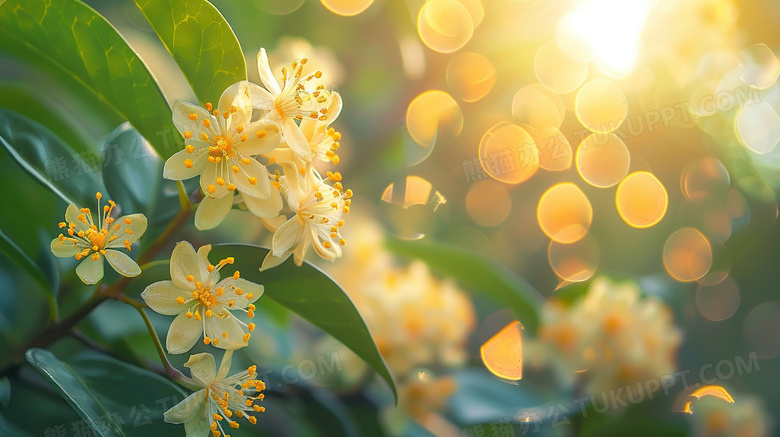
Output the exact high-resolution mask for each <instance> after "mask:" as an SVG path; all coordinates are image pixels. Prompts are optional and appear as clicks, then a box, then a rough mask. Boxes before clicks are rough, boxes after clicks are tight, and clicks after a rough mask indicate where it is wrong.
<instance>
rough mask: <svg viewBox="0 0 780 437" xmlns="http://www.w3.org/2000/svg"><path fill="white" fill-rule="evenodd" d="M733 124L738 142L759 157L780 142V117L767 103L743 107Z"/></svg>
mask: <svg viewBox="0 0 780 437" xmlns="http://www.w3.org/2000/svg"><path fill="white" fill-rule="evenodd" d="M734 123H735V125H736V131H737V136H738V138H739V140H740V142H741V143H742V144H744V145H745V147H747V148H748V149H750V150H751V151H753V152H755V153H758V154H759V155H764V154H766V153H769V152H771V151H772V150H774V149H775V147H777V143H778V141H780V116H778V115H777V112H776V111H775V110H774V108H772V105H770V104H769V103H766V102H761V103H754V104H752V105H749V106H745V107H744V108H742V109H740V110H739V111H738V112H737V115H736V116H735V118H734Z"/></svg>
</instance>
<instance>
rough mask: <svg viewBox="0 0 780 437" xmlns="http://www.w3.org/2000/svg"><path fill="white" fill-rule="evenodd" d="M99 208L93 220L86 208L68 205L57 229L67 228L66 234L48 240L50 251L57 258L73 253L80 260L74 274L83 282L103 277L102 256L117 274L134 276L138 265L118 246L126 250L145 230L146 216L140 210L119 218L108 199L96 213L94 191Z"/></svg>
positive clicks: (139, 271)
mask: <svg viewBox="0 0 780 437" xmlns="http://www.w3.org/2000/svg"><path fill="white" fill-rule="evenodd" d="M95 198H96V199H97V208H98V211H99V214H98V220H97V222H96V221H95V220H94V219H93V217H92V211H91V210H90V209H89V208H81V209H79V208H77V207H76V205H74V204H70V205H68V209H67V210H66V211H65V222H61V223H60V224H59V226H60V229H64V228H67V231H66V232H67V234H60V235H59V237H57V238H55V239H54V240H52V242H51V251H52V253H53V254H54V255H55V256H56V257H58V258H70V257H74V258H76V259H77V260H83V261H81V263H80V264H79V265H78V267H76V274H77V275H78V276H79V278H81V280H82V281H84V283H85V284H96V283H97V282H98V281H99V280H100V279H102V278H103V258H104V257H105V259H106V260H108V264H109V265H111V267H113V269H114V270H116V271H117V273H119V274H120V275H123V276H138V274H140V273H141V268H140V267H138V264H136V263H135V261H133V259H132V258H130V257H129V256H127V255H126V254H125V253H124V252H120V251H119V250H116V249H120V248H125V249H127V250H128V251H130V248H131V245H132V244H133V243H135V242H136V241H138V239H139V238H141V236H142V235H143V234H144V232H146V225H147V220H146V216H145V215H143V214H130V215H126V216H122V217H119V218H116V219H115V218H113V217H111V213H112V212H113V211H114V207H115V206H116V203H114V202H113V201H111V200H109V201H108V205H104V206H103V209H102V214H101V213H100V199H102V198H103V195H102V194H101V193H99V192H98V193H97V194H95Z"/></svg>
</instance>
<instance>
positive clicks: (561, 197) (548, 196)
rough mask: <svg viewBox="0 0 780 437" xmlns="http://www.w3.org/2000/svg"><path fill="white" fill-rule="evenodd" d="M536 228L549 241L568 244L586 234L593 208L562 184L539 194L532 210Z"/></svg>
mask: <svg viewBox="0 0 780 437" xmlns="http://www.w3.org/2000/svg"><path fill="white" fill-rule="evenodd" d="M536 219H537V221H538V222H539V227H541V228H542V232H544V233H545V235H547V236H548V237H549V238H550V239H551V240H553V241H556V242H558V243H562V244H571V243H575V242H577V241H579V240H581V239H582V238H583V237H584V236H585V235H587V233H588V231H589V230H590V224H591V222H592V221H593V207H592V206H591V204H590V200H588V198H587V196H585V193H583V192H582V190H580V188H579V187H578V186H576V185H574V184H573V183H571V182H562V183H559V184H556V185H553V186H552V187H550V188H549V189H548V190H547V191H545V192H544V194H542V197H541V198H540V199H539V204H538V205H537V207H536Z"/></svg>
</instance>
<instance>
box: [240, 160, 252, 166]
mask: <svg viewBox="0 0 780 437" xmlns="http://www.w3.org/2000/svg"><path fill="white" fill-rule="evenodd" d="M241 163H242V164H244V165H249V164H251V163H252V161H251V160H250V159H249V158H242V159H241Z"/></svg>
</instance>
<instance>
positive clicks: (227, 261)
mask: <svg viewBox="0 0 780 437" xmlns="http://www.w3.org/2000/svg"><path fill="white" fill-rule="evenodd" d="M225 262H226V263H228V264H233V263H234V262H236V259H235V258H233V257H232V256H229V257H227V258H225Z"/></svg>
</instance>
